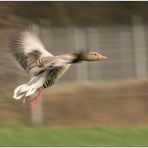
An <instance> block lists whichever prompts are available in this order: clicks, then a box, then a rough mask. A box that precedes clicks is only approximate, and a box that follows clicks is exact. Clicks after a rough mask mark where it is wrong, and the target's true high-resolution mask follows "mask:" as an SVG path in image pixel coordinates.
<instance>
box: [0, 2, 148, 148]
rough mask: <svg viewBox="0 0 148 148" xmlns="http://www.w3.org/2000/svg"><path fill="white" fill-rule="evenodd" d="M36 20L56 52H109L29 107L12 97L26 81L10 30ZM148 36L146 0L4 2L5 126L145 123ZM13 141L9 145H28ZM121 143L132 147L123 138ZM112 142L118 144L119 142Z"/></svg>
mask: <svg viewBox="0 0 148 148" xmlns="http://www.w3.org/2000/svg"><path fill="white" fill-rule="evenodd" d="M30 24H32V25H33V28H34V31H35V32H36V33H37V34H38V36H39V37H40V39H41V40H42V42H43V43H44V44H45V46H46V48H47V49H48V50H49V51H50V52H51V53H52V54H55V55H58V54H63V53H67V52H75V51H80V50H90V51H91V50H92V51H98V52H100V53H102V54H103V55H106V56H107V57H108V60H106V61H101V62H92V63H87V62H83V63H80V64H75V65H73V66H72V67H71V69H69V71H68V72H67V73H66V74H65V76H64V77H63V78H62V79H61V80H60V81H59V82H58V83H57V84H56V85H55V86H53V87H51V88H48V89H46V90H45V93H44V95H43V96H42V99H41V102H40V103H39V105H38V107H37V108H36V110H34V111H31V108H30V105H29V102H28V103H27V105H23V104H22V102H21V101H16V100H14V99H13V98H12V96H13V90H14V89H15V87H17V86H18V85H20V84H22V83H25V82H26V81H27V80H28V79H27V76H26V74H25V72H24V71H23V70H21V69H20V68H19V67H18V64H17V62H16V61H15V59H14V58H13V56H12V55H11V53H10V52H9V42H10V39H11V36H12V34H13V33H14V32H15V31H16V30H17V29H21V28H24V27H25V26H28V25H30ZM147 41H148V2H117V1H116V2H99V1H98V2H97V1H96V2H89V1H88V2H79V1H77V2H72V1H70V2H0V92H1V94H0V125H1V126H2V127H3V125H5V124H9V123H13V124H14V123H15V124H17V122H19V123H20V124H22V125H24V126H29V127H32V126H33V127H36V126H37V127H38V126H41V127H42V126H45V127H67V126H68V127H69V126H70V127H71V126H76V127H83V128H84V127H92V126H97V127H98V126H99V127H100V126H107V127H108V126H109V127H110V126H111V127H121V126H124V127H127V126H129V127H131V126H134V127H135V126H141V125H143V126H144V127H145V126H146V125H147V124H148V90H147V88H148V80H147V76H148V59H147V56H148V49H147V48H148V42H147ZM86 130H87V129H86ZM0 131H1V130H0ZM4 133H5V132H4ZM121 135H122V134H121ZM133 135H134V134H133ZM0 136H1V134H0ZM147 136H148V135H147ZM131 137H132V136H131ZM10 139H11V138H10ZM137 139H138V138H137ZM122 140H123V141H122ZM7 141H11V140H7ZM12 141H13V140H12ZM12 141H11V142H10V145H11V144H14V145H21V144H23V143H21V142H20V143H19V144H18V143H17V142H16V141H15V142H14V141H13V142H12ZM87 141H88V140H87ZM133 141H134V140H133ZM135 141H136V140H135ZM1 143H3V145H5V142H4V141H3V140H2V141H0V144H1ZM121 143H122V144H124V145H126V144H127V145H128V144H131V145H134V144H133V143H132V142H131V143H130V142H129V143H128V142H127V143H126V142H125V141H124V136H123V137H121ZM25 144H28V145H29V144H32V143H31V142H30V143H27V142H26V143H24V144H23V145H25ZM79 144H80V143H78V144H77V145H79ZM81 144H82V145H83V146H85V142H84V144H83V143H81ZM99 144H100V145H101V144H102V145H105V144H106V145H107V144H108V145H110V143H106V142H104V143H103V142H102V143H96V145H99ZM113 144H114V145H118V144H116V140H115V143H113ZM140 144H141V145H142V144H143V143H142V142H141V143H140ZM144 144H145V145H146V144H147V143H144ZM144 144H143V145H144ZM6 145H7V144H6ZM38 145H39V144H38ZM40 145H42V143H41V144H40ZM47 145H48V144H47ZM49 145H50V144H49ZM53 145H54V143H53ZM59 145H60V144H59ZM63 145H64V144H63ZM65 145H66V144H65ZM67 145H68V144H67ZM69 145H74V146H76V145H75V143H73V144H71V143H70V144H69ZM86 145H87V142H86ZM88 145H89V144H88ZM90 145H93V142H92V141H91V142H90ZM94 145H95V144H94ZM119 145H120V144H119ZM135 145H136V144H135ZM34 146H36V145H35V144H34Z"/></svg>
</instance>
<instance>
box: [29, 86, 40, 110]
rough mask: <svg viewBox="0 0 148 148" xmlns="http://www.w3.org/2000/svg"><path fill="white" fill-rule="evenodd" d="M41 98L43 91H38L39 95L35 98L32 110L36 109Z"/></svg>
mask: <svg viewBox="0 0 148 148" xmlns="http://www.w3.org/2000/svg"><path fill="white" fill-rule="evenodd" d="M40 96H41V89H40V90H38V94H37V95H36V96H35V97H34V98H33V100H32V102H31V108H32V110H34V109H35V107H36V105H37V102H38V101H39V99H40Z"/></svg>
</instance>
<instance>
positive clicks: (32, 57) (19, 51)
mask: <svg viewBox="0 0 148 148" xmlns="http://www.w3.org/2000/svg"><path fill="white" fill-rule="evenodd" d="M10 51H11V52H12V54H13V55H14V56H15V58H16V60H17V61H18V62H19V64H20V65H21V66H22V67H23V68H24V69H25V70H26V71H27V72H28V71H31V69H32V68H33V67H36V66H38V65H36V61H37V60H38V59H39V58H42V57H46V56H49V57H50V56H53V55H52V54H51V53H49V52H48V51H47V50H46V49H45V47H44V45H43V44H42V42H41V41H40V40H39V38H38V37H37V35H36V34H35V33H34V32H33V31H32V30H25V31H21V32H17V33H16V34H15V35H14V36H13V38H12V40H11V44H10Z"/></svg>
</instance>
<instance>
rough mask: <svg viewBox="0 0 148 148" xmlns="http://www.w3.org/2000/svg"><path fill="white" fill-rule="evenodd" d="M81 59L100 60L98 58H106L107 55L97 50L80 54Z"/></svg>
mask: <svg viewBox="0 0 148 148" xmlns="http://www.w3.org/2000/svg"><path fill="white" fill-rule="evenodd" d="M81 59H82V60H84V61H100V60H106V59H107V57H106V56H103V55H101V54H100V53H98V52H87V53H83V54H82V57H81Z"/></svg>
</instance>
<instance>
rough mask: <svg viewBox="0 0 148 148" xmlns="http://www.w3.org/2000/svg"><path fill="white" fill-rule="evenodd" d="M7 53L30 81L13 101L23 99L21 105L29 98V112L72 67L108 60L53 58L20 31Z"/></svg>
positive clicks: (91, 54) (97, 57)
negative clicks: (10, 54)
mask: <svg viewBox="0 0 148 148" xmlns="http://www.w3.org/2000/svg"><path fill="white" fill-rule="evenodd" d="M10 51H11V52H12V54H13V55H14V57H15V58H16V60H17V61H18V62H19V64H20V65H21V67H22V68H23V69H24V70H25V71H26V73H27V74H28V75H29V78H30V80H29V81H28V82H27V83H25V84H22V85H20V86H18V87H17V88H16V89H15V90H14V95H13V98H14V99H17V100H19V99H22V100H23V103H25V102H26V100H27V99H28V98H29V99H31V106H32V109H34V108H35V106H36V104H37V102H38V100H39V98H40V94H41V91H42V90H43V89H44V88H47V87H49V86H52V85H53V84H54V83H55V82H56V81H57V80H58V79H59V78H60V77H61V76H62V75H63V74H64V73H65V72H66V71H67V70H68V68H69V67H70V66H71V64H72V63H77V62H81V61H100V60H105V59H107V57H106V56H103V55H101V54H99V53H97V52H76V53H69V54H63V55H58V56H54V55H52V54H51V53H49V52H48V51H47V50H46V49H45V47H44V45H43V44H42V42H41V41H40V39H39V38H38V37H37V35H36V34H35V33H34V32H33V31H30V30H23V31H20V32H18V33H16V34H15V35H14V36H13V38H12V40H11V45H10Z"/></svg>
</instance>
